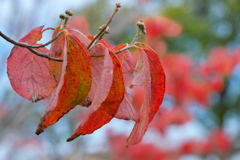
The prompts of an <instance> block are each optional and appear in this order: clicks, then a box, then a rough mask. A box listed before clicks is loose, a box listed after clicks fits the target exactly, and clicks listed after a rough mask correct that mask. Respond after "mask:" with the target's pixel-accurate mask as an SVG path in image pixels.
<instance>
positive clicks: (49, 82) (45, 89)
mask: <svg viewBox="0 0 240 160" xmlns="http://www.w3.org/2000/svg"><path fill="white" fill-rule="evenodd" d="M42 28H43V26H40V27H36V28H34V29H32V30H31V31H30V32H29V33H28V34H27V35H26V36H24V37H23V38H22V39H20V40H19V41H20V42H26V43H28V44H36V43H37V41H38V40H40V39H41V37H42ZM36 50H37V51H39V52H42V53H47V52H48V49H47V48H39V49H36ZM7 68H8V71H7V73H8V77H9V79H10V83H11V85H12V87H13V89H14V90H15V91H16V92H17V93H18V94H19V95H20V96H22V97H23V98H26V99H28V100H31V101H33V102H36V101H39V100H41V99H44V98H46V97H48V96H49V95H50V94H51V93H52V91H53V90H54V88H55V87H56V82H55V79H54V77H53V75H52V73H51V72H50V71H49V68H50V66H49V62H48V60H47V59H45V58H42V57H39V56H36V55H35V54H33V53H31V52H30V51H29V50H28V49H26V48H22V47H18V46H14V48H13V49H12V51H11V54H10V56H9V57H8V60H7Z"/></svg>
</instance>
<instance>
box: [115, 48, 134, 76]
mask: <svg viewBox="0 0 240 160" xmlns="http://www.w3.org/2000/svg"><path fill="white" fill-rule="evenodd" d="M126 46H127V44H120V45H117V46H115V47H114V48H113V49H112V50H113V52H116V51H119V50H121V49H123V48H124V47H126ZM117 57H118V59H119V61H120V63H121V65H122V69H123V73H132V72H133V70H134V66H133V62H132V56H131V53H130V52H129V51H128V50H125V51H123V52H121V53H119V54H117Z"/></svg>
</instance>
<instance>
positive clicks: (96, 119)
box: [67, 51, 125, 141]
mask: <svg viewBox="0 0 240 160" xmlns="http://www.w3.org/2000/svg"><path fill="white" fill-rule="evenodd" d="M124 93H125V87H124V81H123V73H122V68H121V65H120V63H119V61H118V59H117V57H116V55H115V54H114V53H113V52H111V51H109V53H107V54H105V56H104V69H103V71H102V76H101V81H100V82H99V85H98V88H97V90H96V94H95V96H94V99H93V101H92V104H91V106H90V108H89V111H88V114H87V115H86V117H85V118H84V120H83V121H82V123H81V124H80V126H79V127H78V128H77V129H76V130H75V131H74V133H73V134H72V136H71V137H70V138H69V139H68V140H67V141H71V140H73V139H75V138H76V137H78V136H80V135H85V134H91V133H93V132H94V131H95V130H97V129H99V128H100V127H102V126H103V125H105V124H107V123H108V122H110V121H111V119H112V118H114V116H115V114H116V113H117V111H118V108H119V105H120V103H121V102H122V100H123V96H124Z"/></svg>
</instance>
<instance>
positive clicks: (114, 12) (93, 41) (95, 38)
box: [87, 3, 121, 50]
mask: <svg viewBox="0 0 240 160" xmlns="http://www.w3.org/2000/svg"><path fill="white" fill-rule="evenodd" d="M119 8H121V5H120V3H116V8H115V9H114V11H113V14H112V16H111V17H110V18H109V19H108V21H107V23H106V24H104V25H103V26H102V28H101V30H100V32H99V33H98V34H97V35H96V36H95V37H94V39H93V40H92V41H91V43H90V44H89V45H88V47H87V49H88V50H91V49H92V46H94V45H95V44H96V43H95V41H97V42H98V40H99V39H100V38H102V36H103V35H104V34H105V33H104V32H105V31H106V29H107V28H108V26H109V24H110V23H111V22H112V19H113V17H114V16H115V14H116V13H117V12H118V9H119ZM97 39H98V40H97Z"/></svg>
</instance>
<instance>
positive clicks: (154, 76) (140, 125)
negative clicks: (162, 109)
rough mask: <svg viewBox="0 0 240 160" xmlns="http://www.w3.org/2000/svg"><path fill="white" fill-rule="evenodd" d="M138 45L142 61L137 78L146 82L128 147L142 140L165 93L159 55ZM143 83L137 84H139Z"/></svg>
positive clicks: (148, 48)
mask: <svg viewBox="0 0 240 160" xmlns="http://www.w3.org/2000/svg"><path fill="white" fill-rule="evenodd" d="M138 44H139V45H140V47H138V46H135V48H137V49H138V50H139V52H140V54H141V56H142V59H139V62H138V63H139V64H137V72H138V74H136V75H135V76H137V77H138V78H137V79H139V80H142V79H143V80H144V81H143V86H144V99H143V103H142V106H141V108H140V115H139V122H136V123H135V125H134V128H133V130H132V132H131V134H130V136H129V137H128V140H127V144H126V146H129V145H133V144H137V143H139V142H140V141H141V140H142V137H143V136H144V134H145V132H146V130H147V128H148V124H149V123H150V122H151V121H152V119H153V117H154V115H155V114H156V112H157V111H158V109H159V106H160V105H161V103H162V100H163V96H164V92H165V74H164V71H163V68H162V66H161V63H160V60H159V57H158V55H157V54H156V53H155V52H154V51H153V50H152V49H151V48H150V47H148V46H147V45H146V44H143V43H138ZM141 63H142V65H141ZM141 76H142V78H141ZM141 83H142V82H140V83H138V82H137V84H141ZM133 85H135V84H133Z"/></svg>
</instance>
